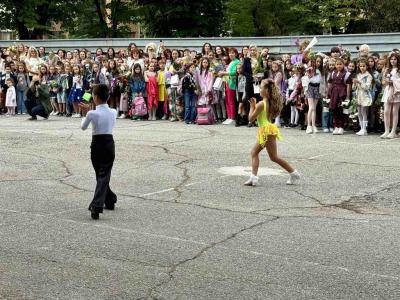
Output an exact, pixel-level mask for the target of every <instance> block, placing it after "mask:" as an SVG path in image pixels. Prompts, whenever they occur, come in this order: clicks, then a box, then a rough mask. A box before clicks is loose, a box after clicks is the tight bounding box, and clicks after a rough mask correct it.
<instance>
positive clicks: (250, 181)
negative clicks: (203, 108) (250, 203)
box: [244, 174, 258, 186]
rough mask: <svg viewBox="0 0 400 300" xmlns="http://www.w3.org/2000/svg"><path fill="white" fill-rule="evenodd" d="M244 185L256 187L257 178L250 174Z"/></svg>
mask: <svg viewBox="0 0 400 300" xmlns="http://www.w3.org/2000/svg"><path fill="white" fill-rule="evenodd" d="M244 185H247V186H256V185H258V177H257V176H255V175H253V174H251V175H250V178H249V179H248V180H247V181H246V182H245V183H244Z"/></svg>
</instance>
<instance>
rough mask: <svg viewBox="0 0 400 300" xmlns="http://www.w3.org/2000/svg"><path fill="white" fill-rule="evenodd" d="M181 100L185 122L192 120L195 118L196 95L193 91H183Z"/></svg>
mask: <svg viewBox="0 0 400 300" xmlns="http://www.w3.org/2000/svg"><path fill="white" fill-rule="evenodd" d="M183 100H184V101H185V122H186V123H190V122H193V121H194V120H195V118H196V97H195V94H194V92H192V91H185V92H184V93H183Z"/></svg>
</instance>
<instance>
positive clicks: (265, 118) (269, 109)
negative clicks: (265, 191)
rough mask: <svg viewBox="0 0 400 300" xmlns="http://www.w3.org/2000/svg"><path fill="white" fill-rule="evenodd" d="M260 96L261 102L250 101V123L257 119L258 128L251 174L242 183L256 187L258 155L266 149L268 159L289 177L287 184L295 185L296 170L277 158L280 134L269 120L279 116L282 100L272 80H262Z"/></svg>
mask: <svg viewBox="0 0 400 300" xmlns="http://www.w3.org/2000/svg"><path fill="white" fill-rule="evenodd" d="M260 95H261V97H262V98H263V100H262V101H260V102H258V103H257V104H256V99H255V98H251V99H250V115H249V117H250V122H253V121H254V120H255V119H257V123H258V126H259V129H258V135H257V143H256V144H255V145H254V147H253V149H252V150H251V161H252V162H251V167H252V174H251V176H250V178H249V179H248V180H247V181H246V182H245V183H244V184H245V185H248V186H256V185H258V177H257V172H258V167H259V164H260V159H259V157H258V154H259V153H260V152H261V150H263V149H264V148H266V150H267V152H268V155H269V158H270V159H271V160H272V161H273V162H275V163H277V164H279V165H280V166H281V167H282V168H284V169H285V170H286V171H287V172H288V173H289V175H290V177H289V179H288V181H287V182H286V183H287V184H295V183H296V182H298V181H299V179H300V174H299V172H297V170H295V169H293V167H292V166H291V165H290V164H289V163H288V162H287V161H286V160H284V159H282V158H280V157H279V156H278V151H277V146H276V139H278V140H280V139H281V138H282V137H281V133H280V131H279V129H278V127H277V126H276V125H275V124H273V123H271V120H272V119H274V118H276V117H277V116H279V114H280V113H281V109H282V99H281V95H280V92H279V89H278V87H277V86H276V84H275V83H274V81H273V80H263V81H262V82H261V87H260Z"/></svg>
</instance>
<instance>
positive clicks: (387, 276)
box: [220, 246, 400, 280]
mask: <svg viewBox="0 0 400 300" xmlns="http://www.w3.org/2000/svg"><path fill="white" fill-rule="evenodd" d="M220 247H221V248H224V249H228V248H227V247H224V246H220ZM229 250H230V251H231V249H229ZM235 250H237V251H238V252H242V253H249V254H254V255H257V256H264V257H274V258H280V259H284V260H286V262H288V263H291V262H290V261H294V262H298V263H302V264H306V265H313V266H318V267H323V268H333V269H337V270H342V271H345V272H349V273H350V272H356V273H361V274H367V275H372V276H376V277H381V278H387V279H392V280H400V277H398V276H393V275H386V274H379V273H374V272H368V271H363V270H355V269H349V268H346V267H342V266H335V265H328V264H324V263H318V262H315V261H308V260H301V259H296V258H291V257H286V256H281V255H276V254H268V253H262V252H258V251H246V250H242V249H235Z"/></svg>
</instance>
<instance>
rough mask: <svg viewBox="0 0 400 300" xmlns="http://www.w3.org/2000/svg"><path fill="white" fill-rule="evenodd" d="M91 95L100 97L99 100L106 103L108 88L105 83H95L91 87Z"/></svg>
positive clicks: (108, 94) (108, 95)
mask: <svg viewBox="0 0 400 300" xmlns="http://www.w3.org/2000/svg"><path fill="white" fill-rule="evenodd" d="M92 92H93V96H97V97H99V98H100V100H101V102H103V103H106V102H107V100H108V98H109V97H110V90H109V88H108V86H107V85H105V84H96V85H95V86H94V87H93V91H92Z"/></svg>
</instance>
